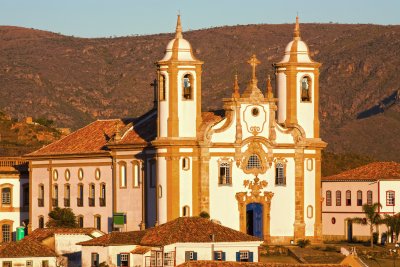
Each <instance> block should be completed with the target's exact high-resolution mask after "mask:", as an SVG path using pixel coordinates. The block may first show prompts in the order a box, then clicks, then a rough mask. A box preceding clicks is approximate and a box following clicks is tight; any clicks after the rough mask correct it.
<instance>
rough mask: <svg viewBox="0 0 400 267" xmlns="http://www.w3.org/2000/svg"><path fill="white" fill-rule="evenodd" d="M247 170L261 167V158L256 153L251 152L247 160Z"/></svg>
mask: <svg viewBox="0 0 400 267" xmlns="http://www.w3.org/2000/svg"><path fill="white" fill-rule="evenodd" d="M246 169H247V170H251V169H261V160H260V158H259V156H258V155H257V154H253V155H251V156H250V157H249V160H248V161H247V166H246Z"/></svg>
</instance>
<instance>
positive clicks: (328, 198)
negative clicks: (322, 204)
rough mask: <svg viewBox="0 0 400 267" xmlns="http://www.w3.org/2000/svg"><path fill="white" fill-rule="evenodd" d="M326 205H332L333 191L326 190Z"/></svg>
mask: <svg viewBox="0 0 400 267" xmlns="http://www.w3.org/2000/svg"><path fill="white" fill-rule="evenodd" d="M326 205H327V206H332V191H330V190H328V191H326Z"/></svg>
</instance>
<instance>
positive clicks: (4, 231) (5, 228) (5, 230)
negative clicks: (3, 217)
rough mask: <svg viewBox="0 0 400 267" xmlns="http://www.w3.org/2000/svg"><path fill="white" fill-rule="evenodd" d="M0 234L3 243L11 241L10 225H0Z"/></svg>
mask: <svg viewBox="0 0 400 267" xmlns="http://www.w3.org/2000/svg"><path fill="white" fill-rule="evenodd" d="M1 236H2V242H3V243H8V242H11V225H9V224H3V225H2V226H1Z"/></svg>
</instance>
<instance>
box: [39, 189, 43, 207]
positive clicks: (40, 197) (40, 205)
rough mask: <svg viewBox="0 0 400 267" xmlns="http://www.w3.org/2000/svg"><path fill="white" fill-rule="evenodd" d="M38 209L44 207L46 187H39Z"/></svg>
mask: <svg viewBox="0 0 400 267" xmlns="http://www.w3.org/2000/svg"><path fill="white" fill-rule="evenodd" d="M38 207H44V185H43V184H39V186H38Z"/></svg>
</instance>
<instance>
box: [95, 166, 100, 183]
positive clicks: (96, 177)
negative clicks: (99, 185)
mask: <svg viewBox="0 0 400 267" xmlns="http://www.w3.org/2000/svg"><path fill="white" fill-rule="evenodd" d="M100 176H101V173H100V169H99V168H97V169H96V170H95V171H94V178H95V179H96V180H100Z"/></svg>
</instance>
